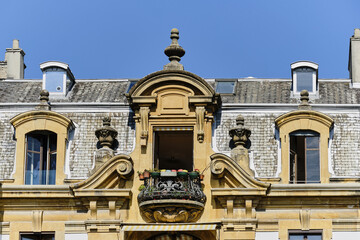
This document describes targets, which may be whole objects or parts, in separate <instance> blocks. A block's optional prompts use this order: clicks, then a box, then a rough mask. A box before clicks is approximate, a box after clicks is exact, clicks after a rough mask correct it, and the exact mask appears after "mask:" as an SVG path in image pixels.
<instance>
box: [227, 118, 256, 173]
mask: <svg viewBox="0 0 360 240" xmlns="http://www.w3.org/2000/svg"><path fill="white" fill-rule="evenodd" d="M229 135H230V137H231V138H232V140H233V142H234V145H235V148H233V149H232V150H231V157H232V158H233V159H234V160H235V161H236V162H238V163H239V164H240V166H241V167H242V168H243V169H244V170H245V171H246V172H247V173H249V174H250V175H252V176H254V172H253V170H251V169H250V167H249V152H248V150H247V148H245V144H246V143H247V141H248V140H249V137H250V135H251V131H250V130H249V129H247V128H245V127H244V117H243V116H242V115H238V116H237V117H236V127H235V128H232V129H230V131H229Z"/></svg>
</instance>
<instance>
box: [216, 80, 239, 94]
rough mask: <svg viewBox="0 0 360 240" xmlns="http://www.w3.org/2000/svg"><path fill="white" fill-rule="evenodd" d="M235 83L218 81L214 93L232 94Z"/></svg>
mask: <svg viewBox="0 0 360 240" xmlns="http://www.w3.org/2000/svg"><path fill="white" fill-rule="evenodd" d="M234 86H235V81H219V82H217V85H216V92H218V93H233V92H234Z"/></svg>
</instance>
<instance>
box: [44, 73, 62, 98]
mask: <svg viewBox="0 0 360 240" xmlns="http://www.w3.org/2000/svg"><path fill="white" fill-rule="evenodd" d="M45 74H46V81H45V89H46V90H48V91H49V92H60V93H61V92H63V81H64V79H63V78H64V75H65V74H66V72H65V70H64V69H61V68H47V69H46V70H45Z"/></svg>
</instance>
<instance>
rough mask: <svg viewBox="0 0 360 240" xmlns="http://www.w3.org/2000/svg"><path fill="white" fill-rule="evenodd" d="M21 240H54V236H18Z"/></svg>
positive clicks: (38, 234) (27, 234) (30, 234)
mask: <svg viewBox="0 0 360 240" xmlns="http://www.w3.org/2000/svg"><path fill="white" fill-rule="evenodd" d="M20 239H21V240H54V239H55V236H54V234H49V233H47V234H44V233H26V234H21V235H20Z"/></svg>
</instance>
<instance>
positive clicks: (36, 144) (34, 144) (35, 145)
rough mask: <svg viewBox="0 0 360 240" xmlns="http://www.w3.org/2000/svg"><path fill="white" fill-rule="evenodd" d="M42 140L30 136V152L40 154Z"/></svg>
mask: <svg viewBox="0 0 360 240" xmlns="http://www.w3.org/2000/svg"><path fill="white" fill-rule="evenodd" d="M40 140H41V139H40V138H39V137H35V136H28V138H27V141H28V150H31V151H36V152H39V151H40V146H41V142H40Z"/></svg>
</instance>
